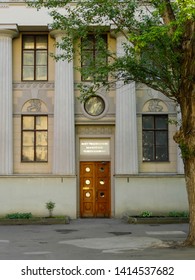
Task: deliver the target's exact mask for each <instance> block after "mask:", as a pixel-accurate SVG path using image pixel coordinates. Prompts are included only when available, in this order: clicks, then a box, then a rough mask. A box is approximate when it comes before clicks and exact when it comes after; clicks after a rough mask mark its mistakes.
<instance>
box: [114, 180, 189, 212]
mask: <svg viewBox="0 0 195 280" xmlns="http://www.w3.org/2000/svg"><path fill="white" fill-rule="evenodd" d="M187 210H188V203H187V194H186V189H185V182H184V178H183V177H182V176H174V175H173V176H172V177H171V176H164V177H162V176H151V177H147V176H143V177H141V176H134V177H117V178H115V216H116V217H121V216H122V215H123V214H124V213H128V214H130V215H139V214H140V213H141V212H143V211H151V212H152V213H153V214H166V213H168V212H170V211H187Z"/></svg>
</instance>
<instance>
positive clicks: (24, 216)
mask: <svg viewBox="0 0 195 280" xmlns="http://www.w3.org/2000/svg"><path fill="white" fill-rule="evenodd" d="M5 218H6V219H31V218H32V214H31V213H18V212H17V213H11V214H7V215H6V216H5Z"/></svg>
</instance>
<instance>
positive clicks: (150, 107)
mask: <svg viewBox="0 0 195 280" xmlns="http://www.w3.org/2000/svg"><path fill="white" fill-rule="evenodd" d="M142 111H143V112H154V113H160V112H168V108H167V105H166V104H165V103H164V102H163V101H161V100H160V99H151V100H149V101H147V102H146V103H145V104H144V106H143V110H142Z"/></svg>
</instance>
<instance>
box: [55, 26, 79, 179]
mask: <svg viewBox="0 0 195 280" xmlns="http://www.w3.org/2000/svg"><path fill="white" fill-rule="evenodd" d="M52 35H53V36H54V37H55V39H56V42H60V41H61V39H62V36H64V34H63V33H62V32H58V31H56V32H53V34H52ZM61 51H62V50H61V49H59V48H56V54H57V55H59V54H60V53H61ZM53 173H54V174H63V175H74V174H75V124H74V78H73V62H72V61H71V62H68V61H67V60H59V61H56V63H55V98H54V143H53Z"/></svg>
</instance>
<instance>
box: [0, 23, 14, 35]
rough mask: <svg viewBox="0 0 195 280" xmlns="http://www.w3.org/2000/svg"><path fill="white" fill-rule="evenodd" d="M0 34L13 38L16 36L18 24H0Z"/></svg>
mask: <svg viewBox="0 0 195 280" xmlns="http://www.w3.org/2000/svg"><path fill="white" fill-rule="evenodd" d="M0 36H1V37H9V38H14V37H17V36H18V26H17V25H16V24H0Z"/></svg>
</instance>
